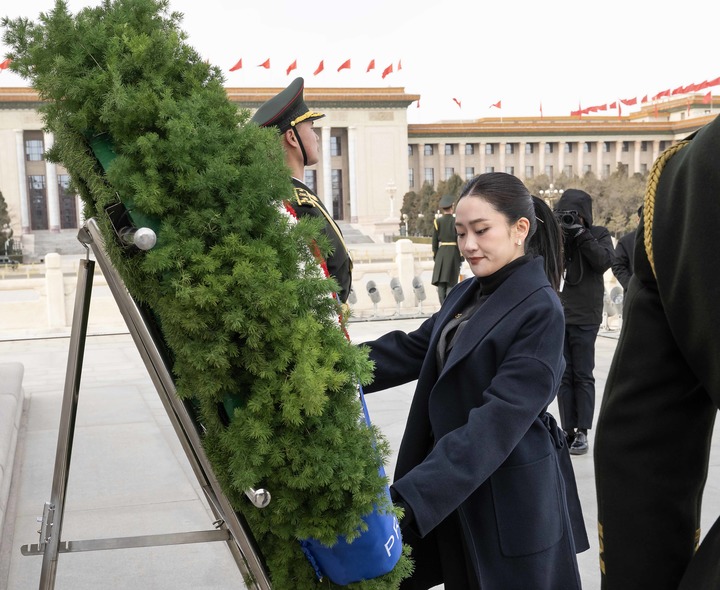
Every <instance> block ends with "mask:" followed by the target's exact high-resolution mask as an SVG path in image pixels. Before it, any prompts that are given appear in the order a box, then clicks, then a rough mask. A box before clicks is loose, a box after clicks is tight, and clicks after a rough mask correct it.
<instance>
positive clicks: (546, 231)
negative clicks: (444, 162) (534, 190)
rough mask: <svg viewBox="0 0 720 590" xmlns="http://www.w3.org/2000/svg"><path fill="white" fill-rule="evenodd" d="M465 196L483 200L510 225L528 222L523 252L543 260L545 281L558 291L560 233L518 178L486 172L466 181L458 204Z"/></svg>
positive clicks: (549, 214)
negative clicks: (523, 220)
mask: <svg viewBox="0 0 720 590" xmlns="http://www.w3.org/2000/svg"><path fill="white" fill-rule="evenodd" d="M467 196H476V197H480V198H482V199H484V200H486V201H487V202H488V203H490V205H491V206H492V207H493V208H494V209H495V210H496V211H497V212H498V213H501V214H502V215H504V216H505V218H506V219H507V220H508V223H510V224H513V223H515V222H516V221H517V220H518V219H520V218H521V217H525V218H526V219H527V220H528V221H529V222H530V230H529V231H528V239H527V241H526V242H525V251H526V252H529V253H532V254H533V255H535V256H542V257H543V261H544V265H545V274H546V275H547V277H548V281H550V284H551V285H552V287H553V289H555V290H556V291H558V290H559V289H560V279H561V277H562V273H563V252H562V243H563V242H562V230H561V229H560V224H559V223H558V221H557V219H556V218H555V215H554V213H553V211H552V209H550V207H548V205H547V204H545V202H544V201H543V200H542V199H539V198H538V197H535V196H533V195H531V194H530V191H528V189H527V187H526V186H525V185H524V184H523V183H522V182H521V181H520V179H518V178H517V177H515V176H513V175H512V174H505V173H504V172H488V173H486V174H480V175H479V176H476V177H475V178H473V179H471V180H469V181H468V182H467V183H466V184H465V186H464V187H463V189H462V191H461V192H460V197H459V198H458V201H459V200H460V199H462V198H463V197H467Z"/></svg>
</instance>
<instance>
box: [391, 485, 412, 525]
mask: <svg viewBox="0 0 720 590" xmlns="http://www.w3.org/2000/svg"><path fill="white" fill-rule="evenodd" d="M390 499H391V500H392V503H393V504H394V505H395V506H397V507H398V508H402V509H403V511H404V512H405V514H404V515H403V517H402V520H401V521H400V531H401V532H403V531H405V530H406V529H407V527H409V526H410V525H411V524H413V523H414V522H415V514H414V513H413V510H412V508H410V505H409V504H407V503H406V502H405V500H403V498H402V496H401V495H400V494H398V493H397V492H396V491H395V489H394V488H392V487H391V488H390Z"/></svg>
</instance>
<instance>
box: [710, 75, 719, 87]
mask: <svg viewBox="0 0 720 590" xmlns="http://www.w3.org/2000/svg"><path fill="white" fill-rule="evenodd" d="M718 84H720V77H718V78H715V79H714V80H710V81H709V82H708V86H717V85H718Z"/></svg>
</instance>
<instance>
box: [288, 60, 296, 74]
mask: <svg viewBox="0 0 720 590" xmlns="http://www.w3.org/2000/svg"><path fill="white" fill-rule="evenodd" d="M293 70H297V60H294V61H293V62H292V63H291V64H290V65H289V66H288V68H287V70H286V72H285V75H286V76H289V75H290V72H292V71H293Z"/></svg>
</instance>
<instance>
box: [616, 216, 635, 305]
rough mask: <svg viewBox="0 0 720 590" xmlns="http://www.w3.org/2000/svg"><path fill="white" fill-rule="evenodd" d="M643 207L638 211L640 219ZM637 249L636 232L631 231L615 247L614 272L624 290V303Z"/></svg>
mask: <svg viewBox="0 0 720 590" xmlns="http://www.w3.org/2000/svg"><path fill="white" fill-rule="evenodd" d="M641 213H642V207H640V209H638V212H637V214H638V219H639V218H640V214H641ZM634 247H635V230H632V231H629V232H628V233H626V234H625V235H624V236H623V237H622V238H620V239H619V240H618V242H617V244H616V245H615V256H614V258H613V263H612V272H613V274H614V275H615V278H616V279H617V280H618V281H619V282H620V284H621V285H622V288H623V302H624V301H625V295H626V294H627V289H628V285H629V284H630V277H631V276H632V274H633V248H634Z"/></svg>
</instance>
